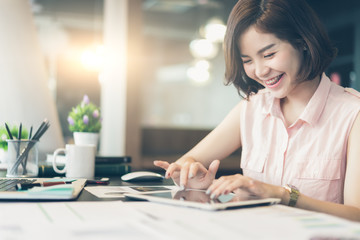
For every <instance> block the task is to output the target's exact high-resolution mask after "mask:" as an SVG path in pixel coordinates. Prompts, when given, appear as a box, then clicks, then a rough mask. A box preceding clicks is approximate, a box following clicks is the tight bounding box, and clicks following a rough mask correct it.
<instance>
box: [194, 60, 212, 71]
mask: <svg viewBox="0 0 360 240" xmlns="http://www.w3.org/2000/svg"><path fill="white" fill-rule="evenodd" d="M195 67H196V68H201V69H204V70H209V68H210V63H209V61H206V60H199V61H196V62H195Z"/></svg>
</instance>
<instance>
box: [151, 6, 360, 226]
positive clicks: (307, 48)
mask: <svg viewBox="0 0 360 240" xmlns="http://www.w3.org/2000/svg"><path fill="white" fill-rule="evenodd" d="M224 50H225V64H226V74H225V76H226V80H227V81H228V83H232V84H234V85H235V87H236V88H237V89H238V90H239V91H240V92H243V93H244V95H245V97H246V99H244V100H242V101H240V103H239V104H238V105H237V106H235V107H234V108H233V110H232V111H231V112H230V113H229V114H228V115H227V116H226V117H225V119H224V120H223V121H222V122H221V123H220V124H219V125H218V126H217V127H216V128H215V129H214V130H213V131H212V132H210V133H209V134H208V135H207V136H206V137H205V138H204V139H203V140H201V141H200V142H199V143H198V144H197V145H195V147H193V148H192V149H191V150H190V151H188V152H187V153H186V154H184V155H183V156H181V157H180V158H179V159H178V160H176V161H175V162H173V163H169V162H167V161H161V160H159V161H155V162H154V164H155V165H156V166H159V167H161V168H163V169H165V170H166V174H165V176H166V177H167V178H170V177H171V178H172V179H173V180H174V181H175V182H176V183H177V184H178V185H180V186H181V187H182V188H186V187H188V188H199V189H207V194H209V195H210V197H211V198H217V197H219V196H220V195H222V194H229V193H230V192H236V191H238V190H239V189H241V190H245V191H247V192H249V193H251V194H255V195H257V196H260V197H274V198H280V199H281V203H282V204H284V205H288V206H291V207H299V208H303V209H308V210H313V211H318V212H324V213H328V214H333V215H336V216H340V217H343V218H347V219H351V220H356V221H360V190H359V188H358V187H357V183H358V182H359V181H360V175H359V174H358V169H360V160H359V159H360V150H359V148H358V146H357V144H358V142H359V141H360V130H359V129H360V114H359V113H360V93H359V92H356V91H355V90H349V89H345V88H343V87H340V86H338V85H336V84H335V83H333V82H331V81H330V79H329V78H328V77H327V76H326V74H325V73H324V71H325V69H326V68H327V67H328V66H329V64H330V62H331V61H332V60H333V59H334V57H335V55H336V49H335V48H334V47H333V46H332V44H331V43H330V40H329V37H328V35H327V33H326V31H325V29H324V28H323V26H322V25H321V24H320V21H319V20H318V18H317V16H316V14H315V13H314V11H313V10H312V9H311V8H310V7H309V5H308V4H307V3H306V2H305V0H294V1H288V0H267V1H259V0H239V1H238V3H237V4H236V5H235V6H234V8H233V10H232V11H231V13H230V16H229V19H228V26H227V31H226V35H225V42H224ZM219 139H221V142H220V141H219ZM239 147H242V152H241V162H240V164H241V168H242V169H243V174H240V173H239V174H235V175H230V176H222V177H220V178H219V179H216V180H214V179H215V176H216V175H215V174H216V172H217V170H218V168H219V164H220V160H223V159H224V158H226V157H227V156H228V155H229V154H231V153H232V152H233V151H234V150H235V149H237V148H239Z"/></svg>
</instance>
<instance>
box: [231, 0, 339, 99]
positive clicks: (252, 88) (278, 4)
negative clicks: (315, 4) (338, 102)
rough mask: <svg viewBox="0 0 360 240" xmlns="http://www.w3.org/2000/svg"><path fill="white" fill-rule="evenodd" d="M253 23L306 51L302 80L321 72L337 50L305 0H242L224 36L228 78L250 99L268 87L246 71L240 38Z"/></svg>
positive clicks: (234, 9)
mask: <svg viewBox="0 0 360 240" xmlns="http://www.w3.org/2000/svg"><path fill="white" fill-rule="evenodd" d="M250 26H255V27H256V28H257V29H258V30H260V31H262V32H264V33H272V34H274V35H275V36H276V37H277V38H279V39H281V40H284V41H287V42H289V43H290V44H291V45H292V46H293V47H294V48H295V49H297V50H298V51H301V52H303V54H304V57H303V62H302V66H301V67H300V70H299V78H298V79H299V80H302V81H304V80H311V79H314V78H315V77H317V76H319V75H321V73H322V72H324V71H325V69H326V68H327V67H328V66H329V64H330V63H331V61H332V60H333V59H334V58H335V56H336V53H337V50H336V48H334V47H333V46H332V44H331V42H330V39H329V36H328V35H327V32H326V31H325V28H324V26H323V25H322V24H321V22H320V20H319V19H318V17H317V15H316V14H315V12H314V11H313V10H312V9H311V7H310V6H309V5H308V4H307V3H306V1H305V0H239V1H238V2H237V4H236V5H235V6H234V8H233V9H232V11H231V13H230V16H229V19H228V22H227V30H226V34H225V39H224V54H225V67H226V69H225V80H226V83H227V84H231V83H233V84H234V86H235V87H236V88H237V90H238V91H239V94H241V92H243V93H244V94H245V95H246V98H247V99H248V98H249V96H250V95H251V94H254V93H257V92H258V91H259V90H260V89H262V88H264V87H263V86H262V85H261V84H259V83H258V82H256V81H255V80H253V79H251V78H249V77H248V76H247V75H246V73H245V70H244V67H243V63H242V59H241V57H240V49H239V45H238V43H239V39H240V37H241V35H242V34H243V33H244V32H245V31H246V30H247V29H248V28H249V27H250ZM303 49H306V50H305V51H304V50H303Z"/></svg>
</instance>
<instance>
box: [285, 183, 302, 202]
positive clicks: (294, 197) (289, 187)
mask: <svg viewBox="0 0 360 240" xmlns="http://www.w3.org/2000/svg"><path fill="white" fill-rule="evenodd" d="M285 189H286V190H287V191H288V192H289V193H290V200H289V204H288V205H289V206H290V207H295V205H296V203H297V200H298V198H299V195H300V192H299V190H298V189H297V188H296V187H294V186H292V185H289V184H288V185H286V186H285Z"/></svg>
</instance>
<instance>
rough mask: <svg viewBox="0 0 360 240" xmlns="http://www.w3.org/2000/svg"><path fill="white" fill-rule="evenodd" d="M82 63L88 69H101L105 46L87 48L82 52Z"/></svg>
mask: <svg viewBox="0 0 360 240" xmlns="http://www.w3.org/2000/svg"><path fill="white" fill-rule="evenodd" d="M81 63H82V64H83V66H84V67H85V68H86V69H88V70H92V71H100V70H101V69H102V67H103V63H104V46H102V45H99V46H96V47H93V48H90V49H86V50H85V51H84V52H83V53H82V54H81Z"/></svg>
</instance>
